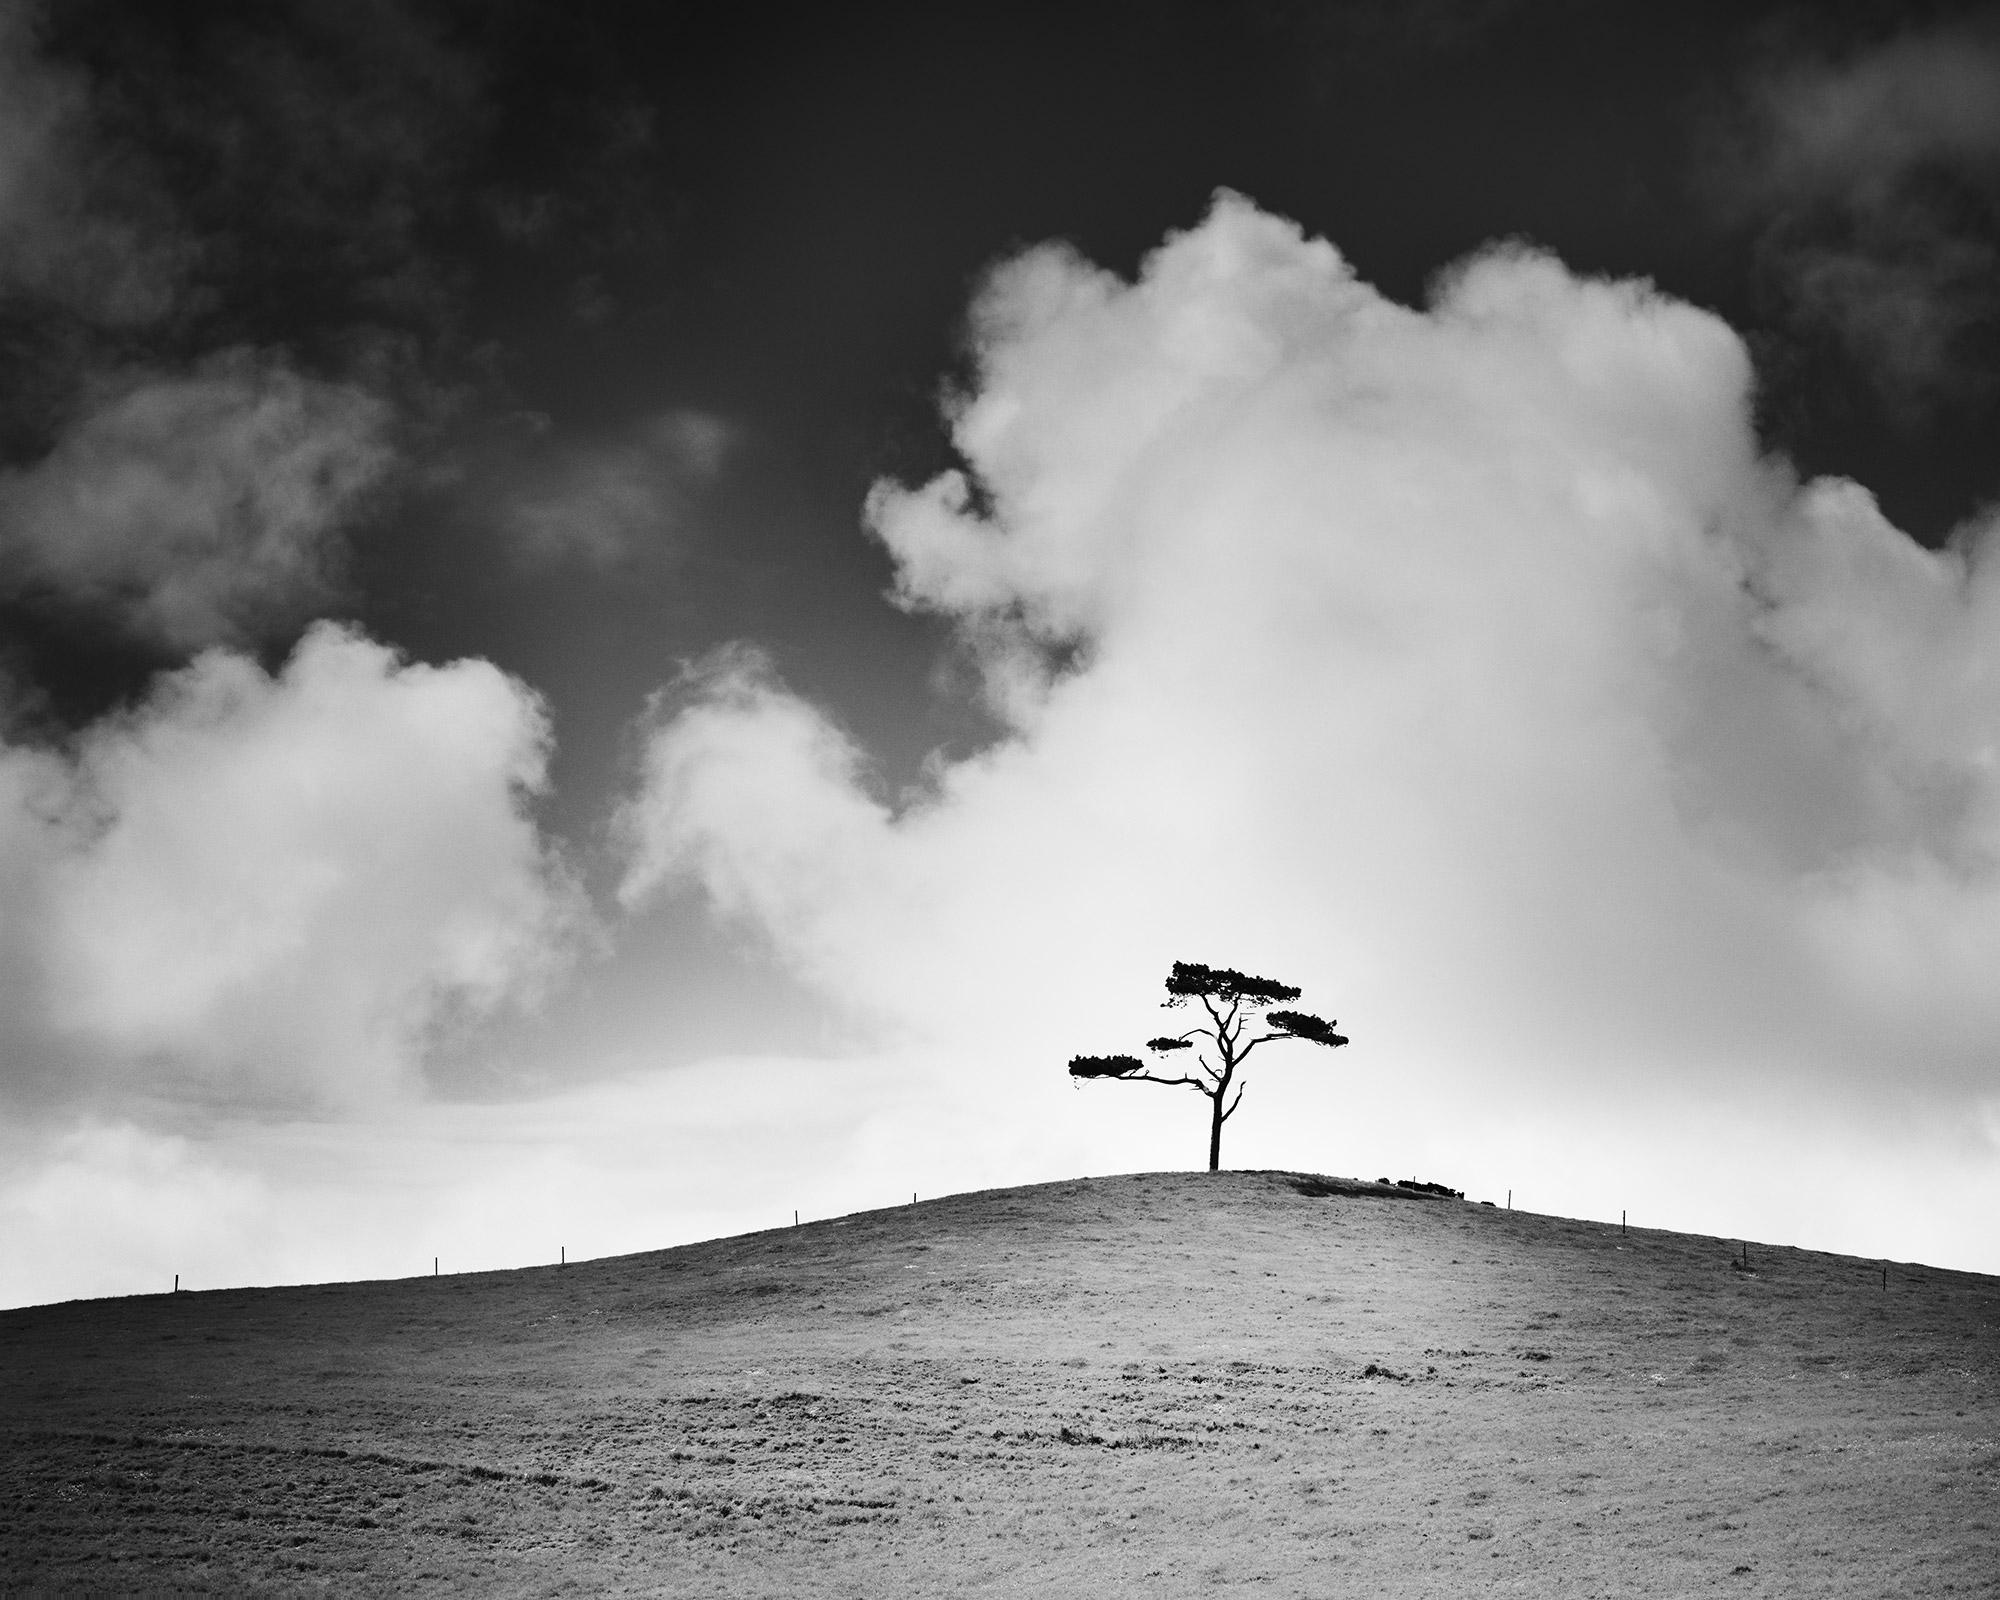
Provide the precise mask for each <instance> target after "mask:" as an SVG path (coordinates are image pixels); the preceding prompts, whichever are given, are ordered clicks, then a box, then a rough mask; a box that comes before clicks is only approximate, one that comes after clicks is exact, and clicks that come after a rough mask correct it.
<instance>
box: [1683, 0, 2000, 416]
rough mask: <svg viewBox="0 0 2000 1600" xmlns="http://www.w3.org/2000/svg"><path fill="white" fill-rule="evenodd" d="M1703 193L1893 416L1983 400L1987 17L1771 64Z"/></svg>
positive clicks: (1989, 163) (1989, 367) (1992, 87)
mask: <svg viewBox="0 0 2000 1600" xmlns="http://www.w3.org/2000/svg"><path fill="white" fill-rule="evenodd" d="M1711 182H1712V184H1713V186H1714V188H1715V190H1716V192H1717V194H1718V195H1719V197H1720V198H1721V199H1722V200H1723V202H1724V203H1725V205H1726V206H1728V207H1729V208H1731V209H1733V210H1734V211H1735V212H1736V214H1738V215H1740V216H1747V217H1752V218H1755V219H1758V222H1759V226H1760V228H1761V237H1760V239H1759V243H1758V250H1759V254H1760V257H1761V260H1762V262H1763V265H1764V267H1765V270H1766V271H1767V272H1768V274H1769V275H1770V277H1771V279H1772V280H1773V281H1774V282H1775V284H1776V285H1777V286H1778V288H1779V290H1780V292H1781V293H1782V294H1783V296H1784V297H1785V299H1786V300H1787V301H1788V303H1789V305H1790V307H1791V309H1792V314H1793V315H1794V317H1795V318H1796V319H1797V320H1798V321H1799V322H1800V323H1802V324H1804V325H1806V326H1817V327H1820V328H1823V329H1825V330H1827V331H1829V332H1831V333H1832V334H1833V335H1834V336H1835V337H1836V338H1837V339H1838V340H1839V341H1840V343H1841V344H1842V345H1843V346H1844V347H1845V348H1846V349H1847V351H1848V352H1849V353H1850V354H1851V355H1852V356H1853V357H1854V358H1855V359H1856V360H1857V361H1858V362H1859V363H1860V364H1861V365H1862V366H1863V367H1865V368H1866V369H1867V370H1868V371H1869V373H1870V374H1871V376H1872V377H1873V378H1874V380H1875V381H1876V382H1877V383H1878V385H1879V386H1880V388H1881V389H1882V391H1883V393H1884V394H1885V396H1886V397H1887V398H1888V399H1889V400H1890V401H1891V402H1892V404H1893V405H1894V406H1895V407H1896V408H1897V409H1899V410H1900V411H1901V412H1903V413H1904V414H1905V415H1908V416H1914V415H1916V414H1918V413H1920V412H1922V411H1923V410H1925V409H1927V408H1928V407H1930V406H1932V405H1934V404H1936V403H1938V402H1941V401H1947V400H1951V399H1953V398H1964V397H1967V396H1970V395H1975V394H1983V393H1990V392H1991V391H1992V389H1993V387H1994V383H1995V380H1996V376H2000V373H1996V369H1995V365H1994V357H1995V355H1996V347H1995V342H1994V338H1993V335H1994V331H1995V322H1996V316H2000V21H1996V19H1995V18H1994V17H1993V16H1992V15H1991V14H1990V13H1989V14H1987V15H1985V16H1983V17H1978V18H1972V19H1960V20H1957V21H1953V22H1949V23H1945V24H1939V25H1934V26H1931V27H1928V28H1924V29H1918V30H1912V31H1909V32H1904V33H1901V34H1898V35H1896V36H1894V37H1892V38H1889V39H1887V40H1882V41H1877V42H1872V43H1870V44H1867V45H1865V46H1862V47H1858V48H1857V47H1855V46H1852V45H1849V46H1848V47H1847V48H1846V49H1844V50H1841V51H1838V52H1825V53H1816V54H1813V55H1811V56H1809V57H1807V58H1805V59H1791V60H1788V61H1785V62H1783V63H1782V64H1780V65H1774V66H1767V67H1766V68H1765V69H1763V70H1762V71H1761V72H1760V73H1759V74H1758V75H1757V76H1756V77H1755V78H1753V79H1752V80H1751V82H1750V83H1749V84H1748V86H1747V88H1746V92H1745V96H1744V102H1743V105H1742V107H1741V108H1740V111H1739V120H1738V122H1737V124H1736V126H1735V128H1734V131H1733V132H1732V133H1731V134H1730V135H1728V136H1727V137H1725V138H1723V139H1721V140H1720V141H1719V142H1718V149H1717V151H1716V154H1715V165H1714V167H1713V171H1712V175H1711Z"/></svg>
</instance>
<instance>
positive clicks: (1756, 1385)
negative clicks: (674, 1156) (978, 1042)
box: [0, 1172, 2000, 1597]
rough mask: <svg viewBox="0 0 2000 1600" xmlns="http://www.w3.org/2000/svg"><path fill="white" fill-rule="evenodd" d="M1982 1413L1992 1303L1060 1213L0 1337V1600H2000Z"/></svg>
mask: <svg viewBox="0 0 2000 1600" xmlns="http://www.w3.org/2000/svg"><path fill="white" fill-rule="evenodd" d="M1732 1259H1734V1260H1735V1263H1736V1264H1734V1265H1732ZM1996 1390H2000V1279H1995V1278H1990V1277H1982V1276H1977V1275H1974V1274H1969V1273H1956V1272H1944V1271H1938V1270H1935V1269H1931V1268H1919V1267H1892V1268H1890V1269H1889V1275H1888V1287H1887V1289H1886V1290H1885V1289H1884V1288H1883V1286H1882V1277H1881V1269H1880V1265H1879V1263H1874V1262H1864V1261H1857V1260H1854V1259H1851V1258H1847V1257H1841V1256H1833V1255H1824V1254H1816V1253H1812V1252H1807V1251H1799V1250H1790V1249H1781V1248H1774V1247H1765V1246H1760V1245H1757V1244H1755V1243H1753V1244H1752V1245H1751V1246H1750V1249H1749V1270H1747V1271H1745V1270H1743V1268H1742V1265H1741V1259H1740V1249H1739V1247H1738V1246H1737V1245H1736V1244H1735V1243H1734V1242H1724V1241H1720V1240H1715V1239H1706V1238H1697V1237H1691V1236H1688V1235H1682V1234H1671V1233H1661V1232H1652V1231H1646V1230H1641V1229H1634V1230H1633V1231H1632V1232H1631V1233H1630V1234H1629V1236H1627V1235H1621V1234H1620V1232H1619V1230H1618V1228H1617V1227H1615V1226H1612V1227H1606V1226H1604V1225H1602V1224H1597V1223H1581V1222H1570V1221H1565V1220H1562V1219H1560V1218H1555V1217H1544V1216H1536V1215H1530V1214H1527V1213H1523V1212H1508V1211H1496V1210H1492V1209H1489V1208H1486V1207H1481V1206H1477V1205H1472V1204H1468V1203H1465V1202H1461V1201H1454V1200H1442V1199H1435V1198H1430V1197H1419V1196H1413V1195H1408V1194H1402V1193H1396V1192H1388V1193H1385V1192H1383V1191H1381V1190H1379V1189H1377V1188H1376V1186H1374V1185H1369V1184H1354V1183H1346V1182H1338V1181H1334V1180H1311V1179H1306V1178H1303V1177H1300V1176H1298V1175H1291V1174H1284V1173H1254V1172H1243V1173H1222V1174H1220V1175H1213V1176H1211V1175H1208V1174H1179V1173H1162V1174H1150V1175H1145V1176H1136V1177H1120V1178H1104V1179H1094V1180H1089V1181H1081V1182H1074V1183H1061V1184H1044V1185H1040V1186H1038V1187H1034V1188H1026V1189H1010V1190H999V1191H992V1192H988V1193H982V1194H968V1195H957V1196H953V1197H950V1198H948V1199H943V1200H936V1201H930V1202H926V1203H924V1204H921V1205H915V1206H910V1207H904V1208H899V1209H896V1210H890V1211H878V1212H869V1213H864V1214H862V1215H858V1216H854V1217H847V1218H842V1219H839V1220H837V1221H830V1222H815V1223H809V1224H807V1225H806V1226H804V1227H800V1228H796V1229H783V1230H777V1231H773V1232H769V1233H759V1234H752V1235H748V1236H746V1237H743V1238H736V1239H721V1240H716V1241H713V1242H711V1243H707V1244H700V1245H691V1246H688V1247H686V1248H683V1249H677V1250H664V1251H658V1252H654V1253H649V1254H645V1255H635V1256H625V1257H620V1258H617V1259H613V1260H605V1261H594V1262H588V1263H579V1264H576V1265H572V1266H569V1267H563V1268H557V1267H547V1268H538V1269H533V1270H527V1271H518V1272H499V1273H483V1274H476V1275H467V1276H460V1277H446V1278H435V1279H433V1278H416V1279H409V1280H404V1281H400V1282H383V1283H359V1284H344V1285H338V1286H329V1287H318V1288H297V1289H260V1290H228V1291H218V1292H214V1293H202V1294H181V1295H158V1296H151V1297H145V1298H133V1299H125V1300H100V1301H85V1302H76V1303H72V1304H67V1305H60V1306H46V1307H35V1308H31V1309H27V1310H19V1311H7V1312H0V1446H4V1449H0V1589H5V1590H6V1591H8V1592H10V1593H11V1592H14V1591H15V1590H16V1589H22V1588H26V1589H34V1588H38V1587H47V1588H51V1589H54V1588H66V1589H90V1590H97V1591H105V1590H113V1591H118V1590H134V1589H144V1588H156V1587H162V1586H183V1587H187V1586H192V1587H213V1588H217V1589H224V1590H236V1589H243V1588H252V1587H254V1588H261V1589H271V1588H281V1589H308V1588H316V1587H317V1588H327V1589H331V1590H336V1591H339V1592H343V1593H345V1592H353V1591H367V1590H377V1591H388V1590H397V1591H402V1590H408V1589H411V1588H418V1587H424V1586H431V1587H437V1588H445V1587H450V1588H453V1589H463V1590H473V1591H477V1592H482V1593H492V1594H543V1593H553V1592H556V1591H560V1590H565V1589H567V1590H573V1591H578V1592H589V1591H598V1590H603V1589H607V1588H628V1589H639V1590H644V1591H658V1592H667V1593H675V1594H687V1595H695V1594H699V1595H736V1594H743V1595H826V1596H835V1595H839V1596H857V1597H859V1596H867V1597H878V1596H885V1595H899V1594H940V1595H942V1594H981V1593H987V1594H995V1595H1017V1594H1030V1593H1032V1594H1035V1595H1038V1596H1056V1595H1079V1596H1082V1595H1091V1596H1104V1595H1120V1594H1172V1595H1180V1594H1190V1593H1226V1592H1235V1591H1239V1590H1240V1591H1242V1592H1244V1593H1254V1594H1258V1595H1273V1596H1291V1595H1300V1596H1306V1595H1315V1596H1317V1595H1331V1594H1347V1593H1351V1594H1357V1595H1362V1594H1367V1595H1405V1594H1407V1595H1468V1594H1489V1593H1509V1592H1512V1593H1521V1594H1531V1595H1578V1596H1582V1595H1604V1594H1617V1595H1687V1594H1728V1595H1829V1596H1832V1595H1870V1596H1873V1595H1885V1594H1947V1593H1957V1594H2000V1396H1996Z"/></svg>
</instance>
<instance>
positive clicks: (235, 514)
mask: <svg viewBox="0 0 2000 1600" xmlns="http://www.w3.org/2000/svg"><path fill="white" fill-rule="evenodd" d="M389 421H390V417H389V411H388V408H387V407H386V406H385V405H384V404H383V403H382V402H380V401H379V400H377V399H375V398H374V397H372V396H371V395H369V394H368V393H367V392H365V391H364V390H362V389H359V388H356V387H354V386H352V385H349V384H339V383H327V382H323V381H320V380H317V379H313V378H308V377H305V376H302V375H301V374H300V373H298V372H296V371H294V370H293V369H292V368H291V367H290V366H289V365H288V364H287V363H286V362H284V361H283V360H282V359H280V358H278V357H275V356H272V355H268V354H259V353H257V352H254V351H249V350H234V351H229V352H225V353H223V354H220V355H216V356H213V357H211V358H209V359H208V360H206V361H204V362H202V363H200V364H199V365H198V366H197V367H195V368H194V369H193V370H192V371H189V372H185V373H179V374H162V373H157V372H141V373H136V374H130V375H127V376H125V377H123V378H120V379H116V380H106V381H103V382H101V383H99V384H98V385H97V387H96V393H95V394H94V396H93V398H92V401H91V403H90V404H89V405H88V406H87V407H86V408H85V409H84V410H83V411H82V413H81V415H79V416H78V417H77V418H76V419H75V420H74V421H73V422H72V423H71V424H70V426H69V427H68V428H67V430H66V431H65V432H64V433H63V434H62V435H61V437H60V438H59V439H58V441H57V443H56V445H55V447H54V449H53V450H52V451H51V452H50V453H49V454H48V455H46V456H45V457H43V458H42V459H41V460H40V461H38V462H36V463H35V464H34V465H32V466H28V467H24V468H21V469H18V470H14V471H10V472H0V553H4V555H5V556H6V565H7V568H8V580H7V581H8V585H9V587H11V588H12V589H13V590H14V591H15V592H16V593H21V592H23V591H25V592H27V593H30V594H35V593H42V594H53V595H56V596H59V597H61V598H62V599H63V600H65V601H71V602H80V603H83V604H85V605H89V606H93V607H98V608H101V609H103V610H104V611H106V612H108V613H109V614H110V615H112V616H113V617H115V618H116V619H117V620H118V621H119V622H120V623H121V624H123V625H124V626H125V627H126V628H127V629H129V630H130V631H131V632H133V633H134V634H136V635H138V636H140V637H142V638H146V639H149V640H153V641H156V642H159V643H162V644H165V645H168V646H170V647H172V648H175V649H182V650H189V651H192V650H195V649H199V648H201V647H202V646H204V645H207V644H212V643H216V642H222V641H234V640H241V639H245V638H252V637H255V636H257V635H259V634H261V633H263V632H264V631H265V630H267V629H269V628H271V627H273V626H279V625H285V624H290V623H295V622H296V621H298V620H299V618H300V617H301V616H303V615H305V614H307V613H308V612H309V611H310V610H311V609H312V608H314V607H315V606H317V605H319V604H322V603H324V602H325V600H326V599H327V598H328V597H329V595H330V593H331V592H332V591H333V589H334V586H335V583H336V579H337V575H338V571H339V566H340V558H341V554H342V542H343V535H344V533H345V530H346V526H347V524H348V523H349V522H350V521H351V520H352V519H353V518H354V517H355V515H356V514H357V513H358V511H359V510H360V509H361V508H362V506H363V505H364V504H365V503H366V500H367V497H368V494H369V491H370V490H372V489H373V488H375V487H376V486H377V484H378V483H379V482H380V481H381V479H382V477H383V475H384V473H385V472H386V470H387V469H388V467H389V464H390V462H391V459H392V452H391V449H390V446H389V443H388V437H387V435H388V428H389Z"/></svg>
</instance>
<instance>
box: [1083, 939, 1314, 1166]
mask: <svg viewBox="0 0 2000 1600" xmlns="http://www.w3.org/2000/svg"><path fill="white" fill-rule="evenodd" d="M1298 997H1299V991H1298V990H1296V989H1294V988H1293V987H1292V986H1291V985H1290V984H1288V983H1275V982H1273V981H1272V980H1271V979H1269V978H1252V977H1249V976H1247V975H1246V974H1244V973H1241V972H1237V971H1234V970H1232V969H1231V968H1229V967H1204V966H1202V965H1201V964H1200V963H1199V962H1195V961H1176V962H1175V963H1174V970H1173V971H1172V972H1171V973H1169V974H1168V976H1167V998H1166V1000H1165V1001H1164V1002H1163V1004H1165V1005H1167V1006H1169V1007H1177V1006H1184V1005H1186V1004H1187V1003H1188V1002H1189V1001H1190V1000H1199V1001H1200V1002H1201V1008H1202V1010H1204V1011H1206V1012H1207V1013H1208V1023H1209V1025H1208V1026H1207V1027H1203V1026H1201V1025H1200V1024H1199V1023H1197V1024H1196V1025H1195V1026H1194V1027H1192V1028H1190V1029H1188V1030H1187V1032H1185V1033H1177V1034H1168V1035H1163V1036H1162V1037H1160V1038H1158V1039H1148V1040H1147V1041H1146V1048H1147V1049H1149V1050H1152V1051H1155V1052H1157V1053H1158V1054H1160V1055H1163V1056H1164V1055H1168V1054H1170V1053H1171V1052H1173V1051H1176V1050H1195V1049H1197V1047H1196V1045H1195V1040H1196V1039H1198V1038H1200V1039H1206V1040H1208V1041H1209V1044H1210V1045H1211V1046H1212V1047H1213V1048H1214V1051H1215V1054H1216V1057H1217V1058H1218V1059H1217V1061H1215V1062H1211V1061H1210V1060H1209V1059H1208V1056H1207V1054H1206V1053H1197V1054H1196V1056H1195V1061H1196V1063H1197V1064H1198V1065H1199V1066H1200V1067H1201V1076H1200V1077H1198V1078H1159V1077H1155V1076H1154V1075H1153V1074H1152V1073H1150V1072H1148V1071H1146V1070H1145V1066H1146V1064H1145V1063H1144V1062H1143V1061H1141V1060H1140V1059H1139V1058H1138V1057H1137V1056H1072V1057H1071V1058H1070V1063H1069V1075H1070V1076H1071V1077H1072V1078H1116V1079H1118V1080H1119V1081H1120V1082H1121V1083H1164V1084H1167V1085H1168V1086H1170V1087H1178V1086H1180V1085H1182V1084H1185V1085H1186V1086H1187V1087H1188V1088H1190V1089H1194V1090H1197V1091H1199V1092H1200V1093H1202V1094H1205V1095H1207V1096H1208V1098H1209V1100H1210V1101H1211V1102H1213V1105H1212V1108H1211V1115H1210V1117H1209V1124H1208V1170H1209V1171H1210V1172H1214V1171H1215V1170H1216V1169H1217V1168H1218V1167H1220V1166H1221V1164H1222V1125H1223V1124H1224V1123H1225V1122H1227V1121H1228V1120H1229V1119H1230V1118H1231V1117H1233V1116H1235V1115H1236V1108H1237V1107H1238V1106H1240V1105H1241V1104H1242V1103H1243V1085H1242V1084H1240V1083H1239V1084H1237V1085H1236V1097H1235V1098H1234V1099H1232V1100H1231V1101H1230V1102H1229V1105H1228V1108H1227V1109H1224V1107H1223V1103H1222V1102H1223V1097H1224V1096H1225V1095H1227V1094H1228V1093H1229V1085H1230V1084H1231V1083H1232V1082H1234V1080H1235V1078H1236V1069H1237V1068H1238V1067H1240V1066H1242V1065H1243V1063H1244V1061H1245V1060H1247V1059H1248V1058H1249V1055H1250V1052H1251V1051H1252V1050H1255V1049H1256V1048H1257V1046H1259V1045H1260V1044H1269V1043H1270V1042H1271V1041H1272V1040H1273V1039H1304V1040H1305V1041H1306V1042H1307V1043H1308V1044H1323V1045H1325V1046H1326V1047H1327V1048H1328V1049H1337V1048H1338V1047H1339V1046H1341V1045H1344V1044H1346V1043H1347V1040H1346V1038H1345V1037H1344V1036H1343V1035H1341V1034H1338V1033H1335V1032H1334V1031H1333V1024H1332V1023H1330V1022H1327V1021H1324V1020H1323V1019H1321V1018H1319V1017H1315V1016H1313V1015H1312V1014H1311V1013H1310V1012H1306V1011H1266V1010H1265V1009H1264V1008H1265V1007H1266V1006H1274V1005H1277V1004H1279V1003H1280V1002H1281V1001H1286V1000H1296V999H1298ZM1259 1024H1261V1025H1262V1026H1263V1027H1265V1028H1266V1029H1268V1030H1269V1031H1268V1032H1265V1033H1260V1034H1257V1035H1256V1036H1255V1037H1254V1038H1252V1037H1246V1035H1248V1034H1250V1032H1251V1030H1252V1029H1253V1028H1255V1027H1257V1026H1258V1025H1259Z"/></svg>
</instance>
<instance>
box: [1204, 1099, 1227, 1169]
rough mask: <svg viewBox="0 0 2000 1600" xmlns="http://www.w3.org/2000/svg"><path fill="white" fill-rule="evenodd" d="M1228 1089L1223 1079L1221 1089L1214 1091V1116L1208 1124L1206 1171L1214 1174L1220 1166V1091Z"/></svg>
mask: <svg viewBox="0 0 2000 1600" xmlns="http://www.w3.org/2000/svg"><path fill="white" fill-rule="evenodd" d="M1228 1087H1229V1083H1228V1080H1227V1079H1225V1080H1224V1081H1223V1084H1222V1088H1221V1089H1217V1090H1216V1091H1215V1097H1214V1098H1215V1115H1214V1116H1213V1117H1212V1118H1211V1119H1210V1121H1209V1124H1208V1170H1209V1171H1210V1172H1215V1171H1218V1170H1220V1168H1221V1166H1222V1089H1226V1088H1228Z"/></svg>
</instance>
